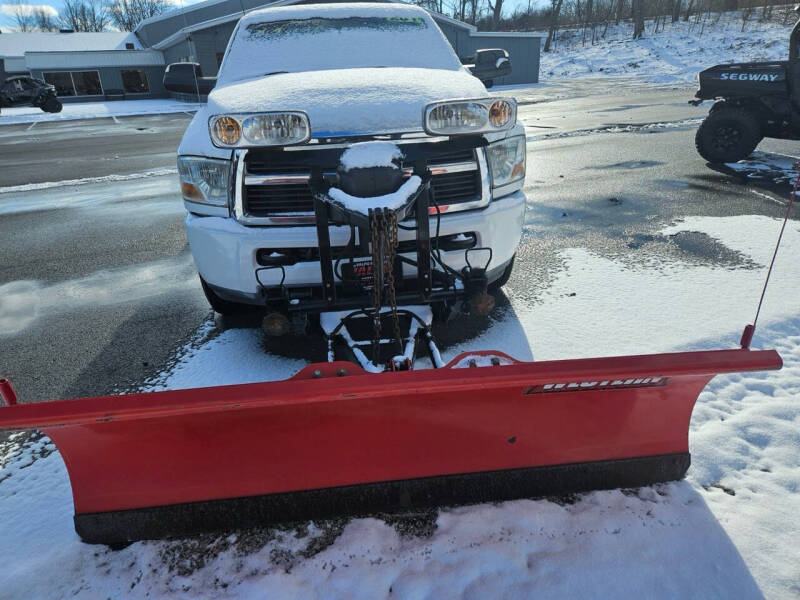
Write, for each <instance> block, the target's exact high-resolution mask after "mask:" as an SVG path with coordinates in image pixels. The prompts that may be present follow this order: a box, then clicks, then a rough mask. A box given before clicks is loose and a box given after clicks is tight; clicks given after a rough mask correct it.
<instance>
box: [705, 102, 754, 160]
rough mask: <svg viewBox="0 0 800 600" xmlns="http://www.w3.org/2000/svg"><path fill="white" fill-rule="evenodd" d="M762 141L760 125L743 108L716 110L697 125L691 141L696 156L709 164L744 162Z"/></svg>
mask: <svg viewBox="0 0 800 600" xmlns="http://www.w3.org/2000/svg"><path fill="white" fill-rule="evenodd" d="M762 139H764V136H763V134H762V133H761V125H760V124H759V122H758V119H756V118H755V117H754V116H753V114H752V113H751V112H750V111H748V110H746V109H744V108H734V107H727V108H720V109H719V110H715V111H713V112H712V113H711V114H709V115H708V116H707V117H706V119H705V121H703V122H702V123H701V124H700V127H699V128H698V129H697V134H696V135H695V138H694V144H695V147H696V148H697V152H698V153H699V154H700V156H702V157H703V158H705V159H706V160H707V161H708V162H710V163H726V162H736V161H737V160H742V159H743V158H747V157H748V156H750V154H751V153H752V152H753V150H755V149H756V146H758V144H759V142H761V140H762Z"/></svg>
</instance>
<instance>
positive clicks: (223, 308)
mask: <svg viewBox="0 0 800 600" xmlns="http://www.w3.org/2000/svg"><path fill="white" fill-rule="evenodd" d="M200 284H201V285H202V286H203V293H204V294H205V295H206V300H208V303H209V304H210V305H211V308H213V309H214V311H215V312H218V313H219V314H221V315H225V316H228V317H235V316H238V315H244V314H250V313H253V312H254V311H256V310H258V308H259V307H257V306H254V305H252V304H244V303H240V302H231V301H230V300H224V299H222V298H220V297H219V296H217V294H216V293H215V292H214V290H212V289H211V286H209V285H208V284H207V283H206V282H205V280H204V279H203V278H202V277H201V278H200Z"/></svg>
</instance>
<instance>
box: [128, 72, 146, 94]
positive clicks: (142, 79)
mask: <svg viewBox="0 0 800 600" xmlns="http://www.w3.org/2000/svg"><path fill="white" fill-rule="evenodd" d="M122 87H123V89H124V90H125V92H126V93H128V94H146V93H148V92H149V91H150V86H149V85H147V75H146V74H145V72H144V69H130V70H124V71H122Z"/></svg>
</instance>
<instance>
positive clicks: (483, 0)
mask: <svg viewBox="0 0 800 600" xmlns="http://www.w3.org/2000/svg"><path fill="white" fill-rule="evenodd" d="M505 1H508V0H414V3H415V4H418V5H420V6H422V7H424V8H427V9H429V10H433V11H435V12H438V13H441V14H444V15H448V16H451V17H453V18H455V19H458V20H460V21H465V22H467V23H471V24H473V25H476V26H477V27H478V29H480V30H482V31H537V30H538V31H546V32H547V39H546V41H545V44H544V51H545V52H549V51H550V50H552V49H553V48H554V46H555V43H556V41H557V39H558V38H557V34H558V32H559V30H560V29H562V28H564V29H575V28H580V29H581V30H582V32H581V42H582V43H584V44H586V43H592V44H593V43H595V42H597V40H598V39H599V38H602V37H604V36H605V33H606V31H607V29H608V27H609V25H611V24H614V25H619V24H620V23H621V22H625V23H630V24H631V34H632V36H633V38H634V39H639V38H641V37H642V36H644V35H645V33H646V32H645V20H649V21H652V27H653V30H652V33H658V32H659V31H660V30H663V28H664V25H665V24H666V23H667V22H668V21H669V22H673V23H674V22H676V21H679V20H683V21H689V20H692V19H693V20H694V22H696V23H697V24H698V25H699V26H700V27H701V33H702V28H704V27H706V26H707V25H713V24H714V23H715V22H716V20H718V19H719V15H721V14H722V13H723V12H728V11H734V10H738V11H741V18H742V30H744V28H745V27H746V25H747V23H748V22H751V21H754V20H765V19H770V20H771V19H774V18H776V16H777V17H778V18H781V19H782V20H783V21H784V22H785V23H788V22H789V21H790V20H791V15H792V14H793V13H792V11H791V7H792V4H791V3H788V2H787V3H785V4H782V3H778V4H775V0H543V2H544V3H543V4H542V0H527V2H528V3H527V6H524V5H523V6H517V7H516V8H515V9H514V10H513V11H511V12H510V13H509V11H508V10H507V5H504V2H505ZM171 6H172V5H171V3H170V0H64V2H63V7H62V9H61V11H56V10H55V9H54V8H52V7H50V6H47V5H31V4H27V3H26V0H11V1H10V2H7V3H6V5H5V6H4V9H5V11H4V12H6V13H7V14H10V15H11V17H12V19H13V20H14V21H15V25H16V28H17V30H18V31H58V30H60V29H71V30H73V31H106V30H108V29H112V28H113V29H118V30H120V31H133V30H134V29H135V28H136V25H138V24H139V22H140V21H142V20H144V19H147V18H149V17H154V16H156V15H159V14H161V13H163V12H165V11H166V10H168V9H170V8H171Z"/></svg>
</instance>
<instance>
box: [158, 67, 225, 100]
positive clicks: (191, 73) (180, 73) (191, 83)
mask: <svg viewBox="0 0 800 600" xmlns="http://www.w3.org/2000/svg"><path fill="white" fill-rule="evenodd" d="M216 84H217V78H216V77H203V71H202V69H200V65H199V64H197V63H191V62H181V63H172V64H171V65H167V68H166V70H165V71H164V87H165V88H166V89H167V91H169V92H176V93H178V94H198V93H199V94H200V95H201V96H205V95H207V94H208V93H209V92H210V91H211V90H213V89H214V86H215V85H216Z"/></svg>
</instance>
